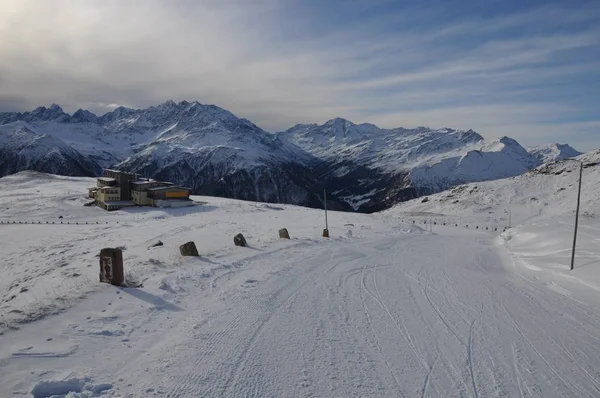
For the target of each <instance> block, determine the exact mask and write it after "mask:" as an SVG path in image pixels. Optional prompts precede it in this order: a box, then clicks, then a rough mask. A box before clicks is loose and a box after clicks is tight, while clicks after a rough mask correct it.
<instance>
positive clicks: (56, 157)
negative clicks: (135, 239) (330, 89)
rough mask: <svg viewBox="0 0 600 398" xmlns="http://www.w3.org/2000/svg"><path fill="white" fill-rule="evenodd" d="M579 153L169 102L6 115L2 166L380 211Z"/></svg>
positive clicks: (450, 133) (464, 134)
mask: <svg viewBox="0 0 600 398" xmlns="http://www.w3.org/2000/svg"><path fill="white" fill-rule="evenodd" d="M573 153H576V154H578V152H576V151H574V150H573V149H572V148H570V147H562V146H556V147H552V146H547V147H544V148H536V149H532V150H530V152H528V151H527V150H525V149H524V148H523V147H522V146H520V145H519V144H518V143H517V142H516V141H515V140H513V139H510V138H508V137H503V138H499V139H497V140H494V141H486V140H484V139H483V138H482V137H481V136H480V135H479V134H477V133H476V132H474V131H472V130H468V131H463V130H453V129H449V128H443V129H437V130H434V129H430V128H426V127H419V128H416V129H404V128H396V129H382V128H379V127H377V126H375V125H372V124H354V123H352V122H350V121H347V120H344V119H340V118H336V119H332V120H330V121H328V122H326V123H324V124H323V125H316V124H300V125H296V126H294V127H292V128H290V129H288V130H287V131H284V132H280V133H276V134H272V133H269V132H266V131H264V130H263V129H261V128H260V127H258V126H256V125H255V124H253V123H252V122H250V121H249V120H246V119H242V118H238V117H236V116H235V115H233V114H232V113H231V112H229V111H227V110H225V109H222V108H219V107H217V106H214V105H203V104H200V103H198V102H187V101H182V102H179V103H175V102H173V101H167V102H165V103H163V104H161V105H158V106H153V107H150V108H147V109H131V108H125V107H119V108H116V109H115V110H113V111H111V112H108V113H106V114H104V115H102V116H97V115H94V114H93V113H91V112H89V111H87V110H83V109H80V110H78V111H77V112H75V113H74V114H73V115H69V114H67V113H65V112H64V111H63V110H62V109H61V108H60V106H58V105H52V106H50V107H49V108H46V107H39V108H37V109H35V110H33V111H31V112H23V113H19V112H5V113H0V176H1V175H6V174H11V173H15V172H18V171H20V170H25V169H34V170H37V171H42V172H49V173H56V174H64V175H79V176H94V175H97V174H98V173H99V171H100V170H101V168H102V167H109V166H110V167H117V168H122V169H126V170H129V171H133V172H137V173H139V174H142V175H145V176H148V177H154V178H158V179H165V180H170V181H175V182H177V183H178V184H181V185H185V186H188V187H190V188H191V189H192V190H193V192H194V193H196V194H204V195H215V196H225V197H231V198H236V199H246V200H256V201H264V202H277V203H291V204H300V205H305V206H320V205H321V199H320V198H321V193H322V191H323V189H327V190H328V191H329V192H330V197H329V200H328V202H330V203H329V205H330V207H331V208H334V209H340V210H350V209H354V210H358V211H364V212H371V211H377V210H381V209H384V208H387V207H390V206H392V205H394V204H395V203H398V202H401V201H404V200H407V199H412V198H415V197H419V196H421V195H424V194H430V193H433V192H438V191H441V190H444V189H447V188H449V187H452V186H455V185H458V184H463V183H467V182H474V181H484V180H490V179H498V178H504V177H510V176H515V175H519V174H522V173H524V172H526V171H528V170H530V169H532V168H534V167H537V166H539V165H540V164H541V163H542V162H543V161H545V160H548V159H554V158H558V157H559V156H563V157H566V156H572V154H573Z"/></svg>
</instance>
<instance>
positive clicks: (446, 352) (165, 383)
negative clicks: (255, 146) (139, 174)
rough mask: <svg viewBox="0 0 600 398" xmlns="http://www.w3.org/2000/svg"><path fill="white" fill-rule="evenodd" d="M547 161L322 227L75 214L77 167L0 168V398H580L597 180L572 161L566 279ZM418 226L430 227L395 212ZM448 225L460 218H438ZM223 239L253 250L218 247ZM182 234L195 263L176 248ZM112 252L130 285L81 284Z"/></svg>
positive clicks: (563, 200) (289, 212)
mask: <svg viewBox="0 0 600 398" xmlns="http://www.w3.org/2000/svg"><path fill="white" fill-rule="evenodd" d="M589 159H592V158H591V157H590V158H589ZM571 163H572V164H573V165H572V166H571V165H570V164H571ZM548 167H549V168H548ZM548 167H546V168H542V169H538V170H537V171H535V172H531V173H528V174H526V175H524V176H520V177H516V178H511V179H507V180H498V181H494V182H486V183H481V184H479V183H478V184H470V185H467V186H466V187H465V188H458V189H457V190H455V191H454V193H453V194H452V195H454V197H455V198H459V199H458V200H459V203H456V204H455V203H454V200H456V199H454V198H448V197H447V196H444V195H450V194H451V192H445V193H441V194H438V195H432V196H430V197H429V199H430V200H429V201H428V202H426V203H421V201H414V202H408V203H406V204H404V205H402V206H398V207H396V208H394V209H391V210H389V211H386V212H384V213H378V214H372V215H364V214H356V213H339V212H330V213H329V228H330V233H331V235H332V238H330V239H326V238H322V237H320V234H321V232H322V229H323V227H324V225H323V224H324V219H323V218H324V217H323V212H322V211H319V210H313V209H306V208H301V207H295V206H290V205H277V206H275V205H269V204H263V203H256V202H242V201H236V200H229V199H220V198H214V197H193V199H194V200H195V201H196V202H197V203H196V205H195V206H193V207H191V208H185V209H151V208H133V209H124V210H119V211H116V212H110V213H108V212H105V211H103V210H101V209H99V208H95V207H84V206H82V204H83V203H85V202H86V201H87V199H86V198H85V195H86V194H87V190H86V188H87V187H88V186H90V185H92V179H89V178H72V177H60V176H53V175H46V174H41V173H31V172H25V173H19V174H16V175H13V176H8V177H3V178H1V179H0V221H2V224H0V239H1V240H2V243H3V244H2V246H1V247H0V255H1V256H2V258H3V260H4V261H3V262H2V264H1V265H0V267H2V268H1V270H2V271H3V272H2V274H3V277H2V278H1V279H0V308H1V311H0V314H2V318H0V319H1V320H2V321H1V322H2V325H1V326H0V328H1V329H0V333H1V335H0V339H1V340H2V344H0V385H1V386H2V391H3V393H6V394H10V395H20V396H34V397H47V396H51V394H56V395H58V396H65V397H70V398H72V397H89V396H92V397H95V396H107V397H110V396H113V397H125V396H131V397H150V396H156V397H197V396H227V397H247V396H343V397H379V396H381V397H388V396H406V397H409V396H442V397H447V396H473V397H487V396H550V397H553V396H556V397H563V396H578V397H594V396H597V395H598V391H599V390H600V373H599V371H598V369H600V360H599V358H600V355H599V354H600V352H599V350H598V337H597V336H598V335H600V322H599V320H600V311H599V310H598V308H600V306H599V304H600V298H599V296H598V294H597V293H598V291H597V290H596V289H597V288H598V286H597V285H596V284H595V283H594V282H593V280H594V277H595V276H594V275H597V274H600V273H599V272H597V270H596V266H597V264H596V263H594V261H595V260H594V257H595V258H598V254H599V253H598V249H597V248H596V246H597V245H596V243H597V242H596V239H597V238H596V236H597V235H596V234H597V231H599V230H600V228H599V227H600V225H598V224H597V223H595V221H594V218H593V215H595V214H596V210H597V209H598V207H597V206H598V201H600V199H597V198H600V196H599V195H597V193H598V189H600V188H599V187H600V184H598V182H599V181H600V178H599V177H600V175H598V173H600V172H599V171H597V170H596V169H597V168H598V167H595V166H590V167H588V168H586V169H585V173H584V192H588V193H589V196H585V198H586V199H585V200H584V202H583V204H582V210H583V213H584V215H585V216H584V218H583V220H582V230H581V234H580V252H579V257H578V263H577V268H576V271H575V273H571V272H568V271H565V270H564V268H561V265H563V264H564V263H565V262H566V260H567V258H568V253H567V251H566V249H567V248H568V244H569V241H570V240H571V238H572V234H571V232H572V229H571V224H570V222H569V216H570V215H571V214H570V213H571V210H570V207H568V206H567V203H570V201H571V200H572V198H573V196H572V193H571V191H569V190H564V191H559V193H558V194H556V191H557V190H558V189H559V188H562V187H563V186H568V184H569V183H571V184H572V183H573V182H574V179H576V176H575V175H574V174H573V172H568V170H571V171H574V170H576V164H575V162H563V163H559V164H555V165H552V166H548ZM560 170H563V171H562V172H561V174H556V173H557V172H558V171H560ZM475 186H477V188H474V187H475ZM532 197H536V198H537V200H535V201H532V200H530V198H532ZM442 198H444V199H443V200H442ZM551 199H553V200H551ZM544 201H547V202H548V204H547V205H544V203H543V202H544ZM554 202H556V203H554ZM508 204H510V205H511V207H512V208H513V210H514V228H513V229H511V230H509V231H507V232H504V233H500V232H501V231H498V232H497V233H496V232H491V231H488V232H485V231H482V230H481V229H480V230H474V229H473V228H472V227H471V228H468V229H467V228H464V224H465V223H467V222H469V223H480V225H482V226H483V225H484V224H483V223H484V222H485V223H487V224H486V225H489V226H494V225H496V226H503V225H504V222H505V221H506V220H505V219H504V218H503V217H504V213H503V212H504V210H505V208H506V205H508ZM60 216H62V217H63V218H59V217H60ZM403 219H404V222H403V221H402V220H403ZM424 219H430V220H431V221H436V222H437V224H436V225H435V226H432V227H433V231H432V232H427V231H426V230H425V229H424V228H421V227H420V226H419V225H423V224H421V223H419V224H413V223H412V221H413V220H419V221H422V220H424ZM455 219H456V220H460V222H461V228H456V227H454V226H448V225H447V226H442V225H440V224H439V222H441V221H443V220H446V221H448V220H455ZM13 221H15V222H17V224H13V223H12V222H13ZM19 221H21V222H22V224H18V222H19ZM25 221H27V222H28V224H24V222H25ZM46 221H49V222H55V224H45V222H46ZM6 222H10V224H6ZM32 222H42V224H37V223H35V224H32ZM60 222H63V224H59V223H60ZM67 222H68V223H69V224H66V223H67ZM86 222H87V223H88V224H85V223H86ZM96 222H98V224H96ZM471 225H474V224H471ZM283 227H285V228H288V230H289V232H290V235H291V237H292V239H291V240H287V239H279V238H278V230H279V229H280V228H283ZM239 232H242V233H243V234H244V235H245V237H246V239H247V240H248V243H249V245H250V247H248V248H239V247H235V246H234V245H233V242H232V239H233V236H234V235H235V234H237V233H239ZM158 240H160V241H162V242H163V243H164V245H163V246H158V247H151V245H152V244H153V243H156V242H157V241H158ZM190 240H192V241H194V242H195V243H196V245H197V247H198V250H199V252H200V254H201V256H200V257H199V258H184V257H181V256H180V255H179V252H178V246H179V245H180V244H182V243H185V242H187V241H190ZM117 246H122V247H123V250H124V251H123V257H124V263H125V269H126V273H127V280H128V282H129V283H130V285H132V286H133V285H136V286H138V287H137V288H133V287H129V288H125V287H114V286H111V285H107V284H100V283H98V282H97V279H98V258H97V257H96V255H97V254H98V252H99V250H100V249H101V248H103V247H117ZM13 295H14V296H15V297H14V298H12V299H11V298H10V297H11V296H13Z"/></svg>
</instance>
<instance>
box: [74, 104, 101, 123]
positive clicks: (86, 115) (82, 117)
mask: <svg viewBox="0 0 600 398" xmlns="http://www.w3.org/2000/svg"><path fill="white" fill-rule="evenodd" d="M73 121H74V122H78V123H98V116H96V115H95V114H94V113H92V112H90V111H88V110H86V109H81V108H80V109H78V110H77V111H76V112H75V113H74V114H73Z"/></svg>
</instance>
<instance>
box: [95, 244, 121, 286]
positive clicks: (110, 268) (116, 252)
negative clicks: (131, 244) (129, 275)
mask: <svg viewBox="0 0 600 398" xmlns="http://www.w3.org/2000/svg"><path fill="white" fill-rule="evenodd" d="M124 281H125V273H124V272H123V251H122V250H121V249H113V248H104V249H102V250H101V251H100V282H104V283H110V284H112V285H115V286H121V285H122V284H123V282H124Z"/></svg>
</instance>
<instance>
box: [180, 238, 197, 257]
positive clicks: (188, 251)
mask: <svg viewBox="0 0 600 398" xmlns="http://www.w3.org/2000/svg"><path fill="white" fill-rule="evenodd" d="M179 252H180V253H181V255H182V256H194V257H198V256H200V254H198V249H196V244H195V243H194V242H191V241H190V242H187V243H184V244H183V245H181V246H179Z"/></svg>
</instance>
